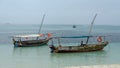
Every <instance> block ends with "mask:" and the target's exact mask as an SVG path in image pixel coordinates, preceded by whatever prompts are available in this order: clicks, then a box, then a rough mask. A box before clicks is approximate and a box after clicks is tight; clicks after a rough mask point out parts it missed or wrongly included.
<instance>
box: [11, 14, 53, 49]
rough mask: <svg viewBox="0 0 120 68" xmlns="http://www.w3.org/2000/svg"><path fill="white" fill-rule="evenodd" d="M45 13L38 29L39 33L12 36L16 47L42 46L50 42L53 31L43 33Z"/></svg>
mask: <svg viewBox="0 0 120 68" xmlns="http://www.w3.org/2000/svg"><path fill="white" fill-rule="evenodd" d="M44 17H45V15H43V18H42V22H41V25H40V28H39V31H38V34H28V35H16V36H13V37H12V40H13V44H14V46H15V47H29V46H41V45H45V44H47V43H48V41H49V40H50V36H52V34H51V33H47V34H41V33H40V31H41V27H42V24H43V21H44Z"/></svg>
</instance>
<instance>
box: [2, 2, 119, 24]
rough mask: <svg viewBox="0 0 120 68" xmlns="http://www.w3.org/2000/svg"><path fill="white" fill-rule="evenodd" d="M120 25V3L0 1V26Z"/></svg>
mask: <svg viewBox="0 0 120 68" xmlns="http://www.w3.org/2000/svg"><path fill="white" fill-rule="evenodd" d="M96 13H98V16H97V18H96V20H95V24H99V25H120V0H0V23H12V24H20V23H22V24H39V23H40V22H41V19H42V16H43V14H46V16H45V20H44V24H90V22H91V21H92V19H93V17H94V15H95V14H96Z"/></svg>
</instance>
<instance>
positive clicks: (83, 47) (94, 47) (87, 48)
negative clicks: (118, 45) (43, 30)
mask: <svg viewBox="0 0 120 68" xmlns="http://www.w3.org/2000/svg"><path fill="white" fill-rule="evenodd" d="M60 38H90V36H79V37H78V36H74V37H58V38H57V39H58V46H54V44H53V41H52V45H50V49H51V53H68V52H91V51H99V50H102V49H103V48H104V47H105V46H107V44H108V41H101V40H98V41H99V42H98V43H95V44H86V43H85V44H84V43H83V41H81V44H80V45H68V46H64V45H61V43H60V40H59V39H60ZM52 39H54V38H52ZM55 39H56V38H55ZM98 39H99V38H98Z"/></svg>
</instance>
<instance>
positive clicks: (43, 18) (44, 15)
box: [37, 14, 45, 40]
mask: <svg viewBox="0 0 120 68" xmlns="http://www.w3.org/2000/svg"><path fill="white" fill-rule="evenodd" d="M44 18H45V14H44V15H43V18H42V21H41V25H40V28H39V31H38V34H40V32H41V28H42V25H43V22H44ZM37 40H38V37H37Z"/></svg>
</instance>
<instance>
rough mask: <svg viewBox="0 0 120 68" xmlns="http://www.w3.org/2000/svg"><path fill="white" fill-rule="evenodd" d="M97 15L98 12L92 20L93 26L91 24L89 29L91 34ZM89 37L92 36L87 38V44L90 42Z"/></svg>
mask: <svg viewBox="0 0 120 68" xmlns="http://www.w3.org/2000/svg"><path fill="white" fill-rule="evenodd" d="M96 17H97V13H96V14H95V16H94V18H93V20H92V22H91V26H90V30H89V36H91V32H92V27H93V23H94V21H95V19H96ZM89 38H90V37H88V38H87V41H86V44H87V43H88V41H89Z"/></svg>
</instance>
